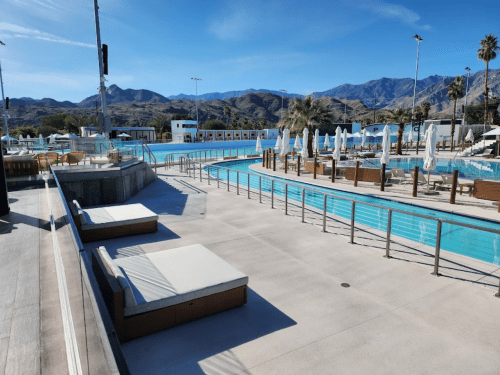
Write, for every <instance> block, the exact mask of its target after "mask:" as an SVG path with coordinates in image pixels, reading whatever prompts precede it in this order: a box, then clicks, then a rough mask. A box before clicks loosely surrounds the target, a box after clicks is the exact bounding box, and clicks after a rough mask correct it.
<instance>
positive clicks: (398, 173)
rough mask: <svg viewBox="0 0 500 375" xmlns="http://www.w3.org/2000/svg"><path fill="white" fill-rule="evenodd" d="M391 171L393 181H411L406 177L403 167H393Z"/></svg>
mask: <svg viewBox="0 0 500 375" xmlns="http://www.w3.org/2000/svg"><path fill="white" fill-rule="evenodd" d="M391 172H392V178H391V181H392V180H396V181H397V182H398V183H399V184H407V183H408V182H410V181H408V180H407V179H406V173H405V170H404V169H403V168H391Z"/></svg>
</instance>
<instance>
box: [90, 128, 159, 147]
mask: <svg viewBox="0 0 500 375" xmlns="http://www.w3.org/2000/svg"><path fill="white" fill-rule="evenodd" d="M97 132H98V131H97V128H96V127H94V126H83V127H81V128H80V136H81V137H83V138H85V137H90V136H91V135H93V134H95V133H97ZM121 133H125V134H128V135H130V138H124V140H125V141H130V140H134V141H135V140H140V139H144V140H145V141H146V142H150V143H154V142H155V141H156V130H155V128H154V127H146V126H144V127H142V126H136V127H131V126H113V127H112V128H111V133H109V137H110V138H111V139H114V138H117V135H118V134H121Z"/></svg>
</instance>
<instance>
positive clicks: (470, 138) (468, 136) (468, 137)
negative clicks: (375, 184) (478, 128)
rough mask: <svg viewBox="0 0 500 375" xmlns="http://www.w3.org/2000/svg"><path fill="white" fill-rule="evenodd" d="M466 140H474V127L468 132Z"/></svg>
mask: <svg viewBox="0 0 500 375" xmlns="http://www.w3.org/2000/svg"><path fill="white" fill-rule="evenodd" d="M499 129H500V128H499ZM465 141H466V142H474V133H473V132H472V129H469V132H468V133H467V136H466V137H465Z"/></svg>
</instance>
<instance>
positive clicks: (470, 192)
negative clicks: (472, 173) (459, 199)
mask: <svg viewBox="0 0 500 375" xmlns="http://www.w3.org/2000/svg"><path fill="white" fill-rule="evenodd" d="M464 187H468V188H469V197H470V196H472V188H473V187H474V184H473V183H470V182H468V183H466V184H460V195H462V191H463V188H464Z"/></svg>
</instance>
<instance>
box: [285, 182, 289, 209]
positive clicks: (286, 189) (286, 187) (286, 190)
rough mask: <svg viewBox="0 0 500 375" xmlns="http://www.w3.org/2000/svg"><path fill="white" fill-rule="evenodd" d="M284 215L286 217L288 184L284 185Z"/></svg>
mask: <svg viewBox="0 0 500 375" xmlns="http://www.w3.org/2000/svg"><path fill="white" fill-rule="evenodd" d="M285 215H288V184H285Z"/></svg>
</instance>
